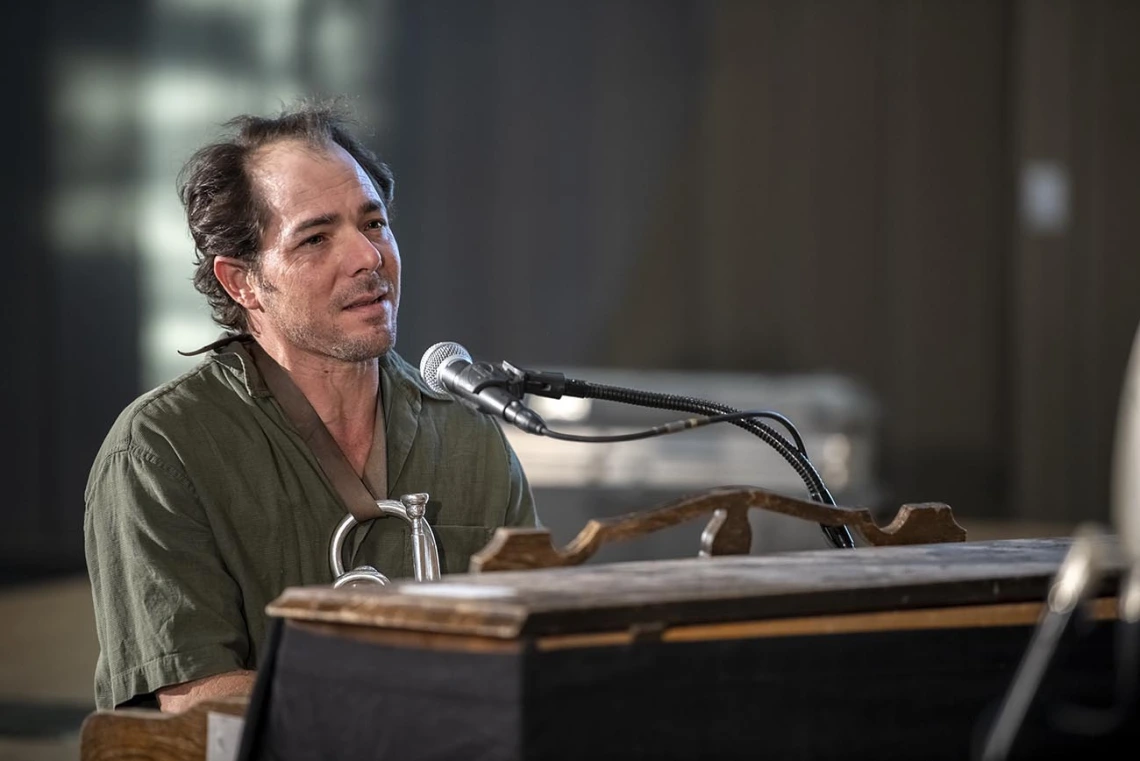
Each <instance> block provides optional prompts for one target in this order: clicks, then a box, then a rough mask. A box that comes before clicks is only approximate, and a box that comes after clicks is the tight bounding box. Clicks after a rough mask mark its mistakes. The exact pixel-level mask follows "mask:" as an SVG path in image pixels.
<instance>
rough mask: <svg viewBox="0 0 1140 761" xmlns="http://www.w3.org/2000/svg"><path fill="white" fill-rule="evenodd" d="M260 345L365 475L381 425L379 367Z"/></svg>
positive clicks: (375, 361)
mask: <svg viewBox="0 0 1140 761" xmlns="http://www.w3.org/2000/svg"><path fill="white" fill-rule="evenodd" d="M258 342H259V343H260V344H261V348H262V349H264V350H265V353H266V354H268V355H269V356H270V357H272V358H273V360H274V361H275V362H277V364H279V365H280V366H281V367H282V368H283V369H284V370H285V372H286V373H288V374H289V378H290V379H291V380H292V381H293V383H294V384H295V385H296V386H297V388H298V389H300V391H301V393H302V394H304V395H305V399H307V400H308V402H309V404H310V405H311V406H312V408H313V410H314V411H316V413H317V415H318V416H319V417H320V419H321V421H322V422H323V423H324V424H325V428H327V429H328V431H329V433H330V434H332V437H333V439H334V440H335V441H336V443H337V444H338V445H339V446H340V449H341V451H342V452H344V455H345V457H347V458H348V461H349V463H351V464H352V467H353V469H355V470H356V472H357V474H360V473H363V472H364V464H365V463H366V462H367V461H368V454H369V451H370V450H371V448H372V439H373V433H374V429H375V425H376V398H377V395H378V394H379V392H380V364H379V362H378V361H377V360H375V359H372V360H366V361H364V362H342V361H340V360H336V359H333V358H331V357H322V356H318V355H314V354H310V353H307V352H298V351H289V350H287V349H285V348H284V347H282V346H280V345H274V343H273V342H272V341H265V342H264V343H262V342H261V341H260V340H259V341H258Z"/></svg>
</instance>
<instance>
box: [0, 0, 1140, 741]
mask: <svg viewBox="0 0 1140 761" xmlns="http://www.w3.org/2000/svg"><path fill="white" fill-rule="evenodd" d="M2 34H3V35H4V40H3V43H4V44H2V45H0V51H2V52H0V55H2V56H3V57H4V60H3V66H2V67H0V68H2V70H3V71H5V72H6V78H7V80H8V85H9V92H10V94H11V95H12V96H13V97H11V98H10V101H9V104H10V105H9V109H8V111H7V114H6V118H5V120H4V123H5V129H6V138H7V140H6V143H7V147H8V151H7V154H8V155H7V160H6V171H5V182H4V183H3V188H4V193H5V197H4V201H3V205H2V206H0V208H3V209H4V210H5V211H6V214H7V224H6V225H5V228H6V232H7V243H8V246H7V251H8V255H7V271H8V272H7V276H6V277H4V278H2V279H0V287H2V288H3V303H4V304H5V305H6V306H7V310H6V314H8V315H9V330H8V342H7V346H6V347H5V351H4V357H5V359H4V371H3V373H0V378H2V383H3V386H2V387H0V389H2V393H0V403H2V404H3V415H4V420H5V429H6V430H7V432H8V435H7V437H6V438H7V441H8V446H7V447H6V452H5V456H4V457H3V458H0V467H2V468H3V471H2V474H0V477H2V478H3V483H4V484H5V487H6V489H5V496H6V499H5V501H4V507H3V508H0V509H2V510H3V526H4V530H3V531H2V532H0V577H2V578H3V579H4V580H5V581H6V582H7V588H9V589H10V590H12V594H14V595H25V597H20V598H19V599H20V600H21V601H22V602H20V603H19V604H21V605H25V604H26V605H33V606H34V605H36V604H39V603H37V602H36V601H37V600H41V599H42V598H41V597H37V596H36V594H35V590H36V589H39V587H35V586H29V585H30V584H32V583H33V581H34V582H35V583H36V584H43V585H48V586H45V587H43V588H44V589H48V588H49V587H50V585H51V584H66V583H72V584H77V585H79V586H78V589H79V592H77V593H76V592H75V589H76V587H67V589H69V590H71V592H68V594H74V597H73V598H67V599H69V600H73V601H74V600H79V601H82V600H84V599H86V598H85V597H84V595H83V593H82V584H83V575H82V574H83V555H82V513H83V499H82V495H83V488H84V484H85V481H86V478H87V471H88V468H89V467H90V464H91V461H92V458H93V457H94V454H95V451H96V449H97V448H98V446H99V443H100V441H101V440H102V437H103V435H104V433H105V432H106V430H107V428H108V426H109V425H110V423H111V422H112V420H113V419H114V417H115V416H116V415H117V414H118V412H119V411H120V410H121V409H122V407H123V406H124V405H125V404H127V403H128V402H129V401H130V400H131V399H132V398H134V397H135V396H136V395H137V394H139V393H140V392H142V391H144V390H146V389H148V388H150V387H152V386H154V385H156V384H158V383H160V382H162V381H164V380H166V379H168V378H170V377H173V376H174V375H176V374H178V373H180V372H181V371H182V370H184V369H186V368H188V367H189V366H190V362H191V360H186V359H184V358H182V357H180V356H179V355H178V354H177V353H176V350H177V349H189V348H193V347H196V346H197V345H200V344H201V343H205V342H206V341H208V340H210V339H211V338H212V337H214V335H215V334H216V329H215V328H214V327H213V326H212V324H211V322H210V320H209V317H208V313H207V310H206V308H205V304H204V300H203V299H202V298H201V297H200V296H199V295H198V294H197V293H196V292H195V291H194V290H193V288H192V286H191V283H190V274H191V261H192V250H191V245H190V242H189V236H188V235H187V234H186V232H185V228H184V223H183V221H182V217H181V208H180V206H179V204H178V200H177V197H176V194H175V177H176V175H177V172H178V170H179V168H180V167H181V164H182V162H183V161H184V160H185V159H186V158H187V157H188V156H189V154H190V152H191V151H192V150H193V149H194V148H195V147H196V146H197V145H199V144H200V143H202V142H204V141H206V140H208V139H211V138H212V137H214V136H215V135H217V133H218V128H219V125H220V124H221V123H222V122H223V121H225V120H226V119H228V118H229V117H231V116H233V115H235V114H237V113H241V112H258V113H269V112H274V111H276V110H278V109H279V107H280V106H281V105H282V104H285V103H288V102H291V101H292V100H293V99H294V98H296V97H298V96H308V95H321V94H346V95H349V96H350V97H352V98H353V99H354V101H355V102H356V104H357V107H358V108H357V110H358V113H359V116H360V117H361V119H362V120H363V121H364V122H365V123H366V124H368V125H369V127H370V130H371V131H370V132H369V133H367V134H366V138H367V141H368V142H369V144H370V145H371V146H372V147H373V148H375V149H376V151H377V152H378V153H379V154H380V155H381V156H382V157H383V158H384V159H385V160H386V161H387V162H388V163H389V164H390V165H391V166H392V168H393V169H394V171H395V174H396V204H395V209H394V212H395V217H394V226H395V231H396V234H397V237H398V239H399V242H400V247H401V252H402V254H403V258H404V278H405V282H404V296H403V302H402V305H401V314H400V338H399V344H398V350H399V351H400V352H401V353H402V354H403V355H404V356H405V357H406V358H408V359H409V360H411V361H413V362H415V361H418V358H419V357H420V355H421V353H422V352H423V351H424V349H425V348H426V347H428V346H429V345H430V344H432V343H434V342H436V341H442V340H452V341H458V342H460V343H463V344H464V345H465V346H467V347H468V348H469V349H470V350H471V352H472V353H473V354H474V355H475V356H476V357H477V358H480V359H509V360H511V361H512V362H515V363H517V364H520V365H523V366H527V367H543V368H557V367H571V368H579V369H581V370H582V371H583V372H586V373H588V372H591V371H593V372H598V373H610V372H617V373H623V374H624V375H621V376H620V377H623V378H626V379H628V380H632V381H633V382H637V381H638V380H641V381H644V382H646V383H649V382H653V383H658V384H660V383H669V382H676V383H681V380H679V379H681V378H683V379H684V382H685V383H689V382H694V383H697V384H698V385H696V386H695V388H697V389H698V390H700V389H701V388H706V389H708V390H709V391H710V392H712V391H716V390H717V389H720V388H724V387H722V386H717V385H715V384H713V385H708V386H701V385H700V382H701V379H702V378H704V377H706V376H708V377H712V376H713V375H716V376H717V377H721V376H723V375H724V374H728V375H729V376H731V377H733V378H754V379H756V383H757V384H759V385H758V386H757V388H760V387H763V384H764V383H771V384H776V385H775V386H773V387H776V388H782V389H785V390H787V389H788V388H791V389H792V391H793V392H794V390H795V389H796V388H800V389H801V390H802V389H804V388H811V387H812V385H811V384H813V383H819V382H823V383H835V382H840V383H843V384H846V385H844V386H843V387H844V388H846V389H849V393H848V392H844V393H845V394H847V396H844V397H843V398H850V399H852V400H854V401H853V402H852V407H851V409H849V410H847V411H846V412H844V410H843V409H840V410H839V411H838V413H837V416H833V417H832V418H831V420H832V422H834V421H836V420H838V421H841V422H840V423H836V425H838V426H840V427H842V424H843V423H842V421H846V424H847V425H849V426H850V425H852V423H851V421H853V420H854V421H857V424H856V425H857V429H858V431H859V432H860V433H865V434H867V435H866V437H865V438H864V439H860V440H861V441H865V442H866V446H867V447H869V448H870V451H866V452H863V455H865V456H864V457H863V459H862V460H860V461H859V462H860V463H861V466H860V467H862V468H863V471H861V472H864V473H865V474H866V477H867V479H868V480H869V481H873V484H871V485H872V486H873V488H871V489H869V490H867V491H866V492H863V493H852V494H853V496H852V500H855V501H860V502H866V501H872V502H874V504H876V505H881V506H885V507H887V508H889V509H893V507H897V505H899V504H901V503H902V502H906V501H916V502H921V501H943V502H947V503H949V504H950V505H951V506H952V507H953V508H954V511H955V514H956V515H958V516H959V518H960V519H961V520H962V522H963V523H969V522H970V521H974V522H975V523H976V525H979V526H980V525H993V524H1000V525H1005V526H1011V527H1013V528H1012V529H1011V531H1012V532H1013V533H1016V532H1018V531H1021V532H1022V533H1032V532H1033V531H1036V530H1038V527H1052V528H1053V529H1054V530H1058V531H1064V530H1066V527H1068V526H1072V525H1074V524H1075V523H1077V522H1079V521H1085V520H1096V521H1106V520H1108V503H1107V496H1108V482H1109V463H1110V454H1111V447H1112V436H1113V426H1114V422H1115V415H1116V406H1117V401H1118V399H1117V396H1118V393H1119V389H1120V383H1121V380H1122V374H1123V371H1124V366H1125V362H1126V361H1127V355H1128V350H1129V348H1130V345H1131V340H1132V336H1133V334H1134V331H1135V329H1136V327H1137V323H1138V321H1140V298H1138V297H1137V294H1138V293H1140V287H1138V286H1140V257H1138V256H1137V248H1138V243H1140V214H1138V213H1137V210H1138V209H1140V180H1138V177H1140V141H1138V140H1137V135H1140V99H1138V98H1137V95H1136V94H1137V92H1138V91H1140V90H1138V87H1137V86H1138V84H1140V45H1137V44H1136V40H1137V39H1138V38H1140V3H1136V2H1129V1H1127V0H1056V1H1050V0H1038V1H1033V0H979V1H977V2H967V1H965V0H923V1H920V0H914V1H910V0H835V1H834V2H823V1H819V2H809V1H806V0H805V1H802V2H794V1H792V0H768V1H759V0H757V1H753V2H745V1H730V0H708V1H705V2H702V1H700V0H655V1H650V0H637V1H635V0H610V1H607V2H602V1H600V0H598V1H595V2H582V1H581V0H579V1H574V2H572V1H570V0H557V1H554V0H551V1H544V2H533V1H531V0H496V1H495V2H489V1H481V0H372V1H364V0H361V1H359V2H349V1H348V0H251V1H247V2H240V3H239V2H232V0H154V1H153V2H145V1H144V0H120V1H119V2H115V3H91V2H78V1H77V0H46V1H45V2H41V3H38V4H33V3H21V4H18V5H16V6H14V7H13V8H11V9H9V22H8V23H6V24H4V25H3V32H2ZM639 373H644V374H642V375H639ZM671 373H672V374H671ZM676 374H680V375H676ZM797 378H798V379H802V380H803V384H802V385H797V384H795V383H792V384H790V385H789V383H788V381H789V380H790V379H797ZM586 379H587V380H589V379H591V378H589V377H587V378H586ZM781 384H782V385H781ZM829 388H831V386H829ZM653 390H658V391H665V392H670V391H673V390H674V389H672V388H670V387H668V386H666V387H662V386H660V385H657V386H655V387H654V388H653ZM781 393H783V392H781ZM789 393H791V392H789ZM791 398H792V397H789V396H781V395H775V396H771V397H769V398H768V401H767V402H765V400H764V399H758V403H761V404H763V406H766V407H771V408H775V409H777V410H779V409H781V406H780V402H781V401H783V400H786V399H791ZM820 399H823V397H821V398H820ZM831 399H832V401H834V397H831ZM714 401H721V402H728V401H730V400H728V399H715V400H714ZM816 401H817V402H819V404H825V403H826V399H823V401H820V400H819V399H817V400H816ZM798 403H799V402H798V401H797V404H798ZM807 404H808V406H807V407H805V408H803V409H808V410H810V409H815V408H818V406H819V405H818V404H816V405H815V407H813V406H812V404H813V402H812V401H811V400H810V399H809V400H808V402H807ZM795 409H797V410H798V409H801V408H800V407H796V408H795ZM867 410H871V411H872V413H871V414H867ZM833 412H834V410H833ZM803 414H804V415H805V416H806V417H807V418H808V421H807V425H808V427H809V428H810V427H811V426H812V425H814V424H815V423H813V422H812V421H813V420H814V418H812V417H811V414H812V413H810V412H804V413H803ZM789 415H790V416H792V415H791V414H790V413H789ZM670 417H673V416H666V418H664V419H669V418H670ZM792 417H793V421H794V422H798V420H797V418H796V417H795V416H792ZM611 422H612V421H611ZM718 428H727V426H719V427H718ZM730 430H731V429H730ZM849 432H850V431H849ZM819 433H820V434H821V435H825V434H827V433H828V431H826V430H821V431H819ZM737 434H738V435H737V436H736V437H735V438H733V439H731V441H734V442H736V443H737V444H738V445H739V447H748V448H751V449H752V450H754V451H755V452H756V455H757V457H758V458H760V457H766V456H768V455H764V454H762V445H761V444H760V443H759V442H755V443H754V442H752V441H748V440H747V439H746V438H745V437H744V434H740V433H739V432H737ZM724 435H725V436H728V435H729V434H728V433H725V434H724ZM672 438H677V439H679V438H680V437H672ZM728 440H729V439H725V441H728ZM819 441H820V442H824V439H819ZM824 443H825V442H824ZM821 445H822V444H821ZM569 451H570V450H567V452H569ZM813 451H818V450H811V448H810V447H809V454H812V453H813ZM521 454H522V453H520V455H521ZM539 456H540V454H535V455H534V457H536V458H537V457H539ZM568 456H569V455H568ZM529 457H531V455H530V454H527V455H526V457H524V458H523V459H524V464H527V462H528V458H529ZM714 459H715V458H714ZM773 462H776V461H773ZM536 463H537V460H536ZM773 467H778V466H773ZM540 469H541V468H540V466H539V465H538V464H536V465H535V471H536V473H537V472H538V471H539V470H540ZM763 472H765V471H761V470H758V471H757V478H756V479H754V480H755V481H756V482H755V483H753V485H757V486H764V485H765V484H764V483H759V481H760V480H762V479H761V477H760V474H762V473H763ZM745 475H747V473H745ZM636 480H637V479H634V481H636ZM544 483H545V482H543V483H537V482H536V488H539V489H543V488H546V487H545V486H544ZM607 483H609V484H610V486H612V487H613V488H614V489H618V488H620V487H621V483H622V482H620V479H619V481H617V482H607ZM551 484H552V485H551V486H550V489H551V493H552V494H553V493H554V491H555V490H556V484H554V483H553V482H551ZM627 485H628V484H627ZM641 485H642V486H645V479H642V481H641ZM571 486H573V484H571ZM597 486H598V484H597V483H595V484H594V488H597ZM651 486H652V484H651ZM681 486H684V484H681V485H679V486H678V488H680V487H681ZM558 488H566V484H565V483H563V484H562V485H561V487H558ZM611 493H612V490H611ZM669 493H670V487H669V486H668V484H666V485H664V486H663V487H662V488H661V490H659V491H651V492H642V493H641V494H643V495H644V496H646V498H647V499H648V498H649V497H652V498H653V499H656V498H658V497H661V496H666V495H668V494H669ZM593 498H598V499H600V500H601V499H603V498H602V497H598V495H597V494H596V493H595V494H594V497H593ZM552 499H554V497H552ZM603 501H604V500H603ZM599 504H600V503H599ZM539 507H540V510H541V509H543V503H542V502H541V501H540V503H539ZM574 515H575V518H574V520H578V518H577V514H574ZM544 517H546V516H544ZM547 519H548V520H549V518H547ZM1018 527H1020V528H1018ZM69 580H70V581H69ZM29 590H31V591H29ZM75 604H80V605H81V604H82V603H69V605H71V606H72V607H71V608H70V609H71V610H73V611H74V610H75V608H74V607H73V605H75ZM86 604H89V602H88V603H86ZM19 610H24V608H19ZM80 614H82V615H84V616H89V611H87V612H84V611H80ZM21 615H23V614H21ZM28 615H31V614H28ZM36 615H37V616H39V615H40V614H36ZM43 616H44V617H43V619H42V620H43V621H50V614H46V613H45V614H43ZM44 626H47V624H46V623H45V624H44ZM87 626H89V624H88V623H86V619H84V621H83V622H82V623H81V624H76V625H75V626H74V627H73V628H75V629H76V630H78V631H80V632H83V633H86V632H87V631H88V629H85V628H83V627H87ZM19 636H24V637H25V638H26V640H25V641H17V642H16V643H15V644H11V643H9V645H8V646H7V647H6V649H5V655H4V659H5V662H4V663H5V665H4V666H3V668H4V669H5V671H4V672H3V673H0V716H4V715H5V706H7V708H8V709H9V710H8V711H7V714H6V715H7V716H8V717H9V719H8V724H9V725H14V724H19V725H20V727H23V729H19V728H18V729H17V730H12V729H11V727H10V726H9V730H8V731H9V732H10V733H13V734H16V735H18V734H19V733H20V732H23V733H24V735H27V734H28V730H27V727H28V726H29V723H28V721H27V720H24V719H16V718H12V717H22V716H24V714H21V713H19V712H18V711H16V708H14V707H18V706H19V705H20V704H21V702H20V701H21V700H22V699H23V698H24V697H27V696H29V695H32V694H33V693H34V692H35V687H34V685H33V684H32V683H31V682H34V681H36V679H37V678H38V676H37V675H38V674H40V673H42V672H40V671H36V670H35V669H27V668H26V669H25V671H30V672H31V675H30V676H28V675H26V674H25V672H21V671H20V670H19V669H18V668H17V667H16V663H17V661H27V657H28V655H29V653H32V652H43V651H44V650H45V649H46V645H44V644H43V643H44V642H45V640H44V635H43V633H42V631H41V630H39V629H29V630H28V631H27V632H26V633H25V634H24V635H19ZM21 648H23V650H21ZM84 648H86V649H84ZM78 652H80V653H90V652H91V648H90V643H89V641H85V643H84V644H83V645H82V647H80V648H79V650H78ZM86 667H87V666H86V661H81V664H80V666H78V667H77V668H78V670H79V671H82V669H83V668H86ZM13 669H15V670H13ZM80 677H81V678H80V679H79V680H78V682H79V683H80V684H81V688H82V689H81V688H80V687H77V688H75V689H71V688H68V689H71V691H70V692H67V691H66V690H65V691H64V692H62V693H58V694H55V695H54V696H53V695H52V694H48V695H46V696H41V698H37V699H38V700H40V707H41V708H44V710H47V709H48V708H50V707H51V706H56V707H60V706H62V708H61V709H60V710H64V709H67V708H68V706H70V708H71V710H73V713H72V714H67V713H66V710H64V713H63V714H60V715H61V716H63V717H64V720H61V721H62V722H63V723H62V724H58V723H57V725H60V726H62V725H67V721H68V720H70V719H68V718H67V717H73V716H74V712H75V711H81V710H82V709H84V708H85V706H86V704H85V703H84V699H85V698H84V693H83V691H82V690H83V689H86V688H87V686H89V684H90V674H89V673H87V674H80ZM21 680H22V681H21ZM29 680H31V681H29ZM49 693H50V691H49ZM4 696H8V697H7V698H5V697H4ZM4 700H8V702H7V703H4V702H3V701H4ZM21 710H22V709H21ZM41 714H42V712H41ZM3 724H4V722H3V721H0V735H3V733H4V731H5V729H4V726H2V725H3ZM53 726H56V725H53ZM68 726H70V725H68ZM48 735H51V733H50V732H48V733H47V735H45V736H48ZM49 739H50V738H49ZM2 747H3V746H2V745H0V751H2ZM22 747H23V746H22ZM29 752H30V751H28V750H27V747H24V750H23V751H22V753H23V757H31V756H29V755H27V754H28V753H29ZM42 752H44V753H47V752H48V751H42Z"/></svg>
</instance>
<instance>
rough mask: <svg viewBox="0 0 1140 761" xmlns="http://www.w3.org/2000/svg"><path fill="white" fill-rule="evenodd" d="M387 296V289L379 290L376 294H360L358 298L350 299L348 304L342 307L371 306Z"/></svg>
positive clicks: (357, 307)
mask: <svg viewBox="0 0 1140 761" xmlns="http://www.w3.org/2000/svg"><path fill="white" fill-rule="evenodd" d="M387 297H388V292H387V291H380V292H379V293H377V294H366V295H364V296H361V297H360V298H357V299H355V300H353V301H350V302H349V303H348V304H346V305H345V307H344V308H345V309H359V308H360V307H367V306H372V305H373V304H378V303H380V302H381V301H383V300H384V299H385V298H387Z"/></svg>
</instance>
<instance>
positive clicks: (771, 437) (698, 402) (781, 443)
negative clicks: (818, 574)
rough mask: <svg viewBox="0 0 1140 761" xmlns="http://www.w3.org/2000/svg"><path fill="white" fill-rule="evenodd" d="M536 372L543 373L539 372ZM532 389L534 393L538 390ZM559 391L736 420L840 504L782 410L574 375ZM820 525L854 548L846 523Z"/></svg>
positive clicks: (821, 497) (817, 494)
mask: <svg viewBox="0 0 1140 761" xmlns="http://www.w3.org/2000/svg"><path fill="white" fill-rule="evenodd" d="M512 369H513V368H512ZM521 372H522V373H523V374H524V375H525V374H527V371H525V370H524V371H521ZM535 375H539V374H537V373H536V374H535ZM559 380H561V379H559ZM531 390H532V393H533V392H534V390H533V389H531ZM558 392H560V395H563V396H573V397H578V398H581V399H599V400H602V401H611V402H619V403H622V404H629V405H634V406H639V407H652V408H655V409H667V410H673V411H677V412H692V413H694V414H698V415H706V416H710V417H716V418H719V419H721V420H723V422H726V423H732V424H733V425H735V426H737V427H739V428H743V429H744V430H746V431H748V432H749V433H751V434H753V435H755V436H758V437H759V438H760V439H762V440H763V441H764V442H765V443H767V444H768V445H769V446H771V447H772V448H773V449H775V450H776V451H777V452H778V453H779V454H780V456H781V457H783V458H784V460H786V461H787V462H788V464H789V465H791V466H792V468H793V469H794V470H795V471H796V473H797V474H799V476H800V478H801V479H802V480H803V482H804V485H805V486H806V487H807V490H808V494H809V495H811V498H812V499H814V500H816V501H817V502H822V503H823V504H826V505H832V506H835V505H836V502H835V498H834V497H833V496H832V495H831V492H830V491H828V489H827V486H826V485H825V484H824V483H823V479H822V478H821V477H820V475H819V473H818V471H816V469H815V466H814V465H812V463H811V460H809V459H808V456H807V451H806V449H805V447H804V443H803V439H802V438H801V437H800V434H799V432H798V431H797V430H796V428H795V426H794V425H792V423H791V421H790V420H788V419H787V418H786V417H784V416H783V415H780V414H779V413H775V412H771V411H767V410H764V411H761V412H759V413H758V412H751V413H744V412H742V411H741V410H737V409H734V408H732V407H728V406H725V405H722V404H718V403H715V402H709V401H706V400H703V399H697V398H694V397H688V396H679V395H676V394H661V393H657V392H652V391H639V390H637V389H631V388H623V387H621V386H607V385H604V384H598V383H590V382H587V381H580V380H575V379H573V378H565V386H561V384H559V388H558ZM539 393H541V392H539ZM758 417H766V418H770V419H773V420H776V421H777V422H779V423H780V424H781V425H782V426H784V427H785V428H787V429H788V431H789V432H790V433H791V435H792V438H793V439H794V440H795V442H796V444H795V446H793V445H792V444H791V443H790V442H788V440H787V439H785V438H784V437H783V436H781V435H780V434H779V432H777V431H775V430H774V429H773V428H771V427H770V426H768V425H765V424H764V423H761V422H759V421H758V420H756V419H755V418H758ZM820 528H822V529H823V533H824V534H825V535H826V536H827V538H828V540H829V541H830V542H831V544H832V545H833V546H835V547H838V548H841V549H852V548H854V547H855V540H854V539H853V538H852V536H851V532H850V530H849V529H848V528H847V527H846V526H821V527H820Z"/></svg>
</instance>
